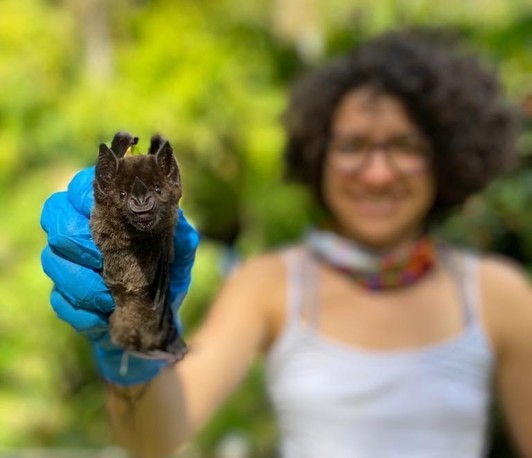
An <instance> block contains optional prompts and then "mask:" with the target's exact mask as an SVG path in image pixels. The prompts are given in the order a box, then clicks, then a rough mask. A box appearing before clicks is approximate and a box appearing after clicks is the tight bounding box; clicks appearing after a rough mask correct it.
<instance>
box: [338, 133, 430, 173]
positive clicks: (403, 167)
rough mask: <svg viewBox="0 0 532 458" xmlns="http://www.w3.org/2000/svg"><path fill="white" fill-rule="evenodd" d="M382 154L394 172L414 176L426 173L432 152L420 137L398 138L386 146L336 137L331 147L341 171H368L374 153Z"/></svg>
mask: <svg viewBox="0 0 532 458" xmlns="http://www.w3.org/2000/svg"><path fill="white" fill-rule="evenodd" d="M375 150H381V151H383V152H384V153H385V154H386V159H387V160H388V164H389V165H390V166H391V167H393V168H394V170H396V171H398V172H400V173H403V174H411V173H417V172H422V171H424V170H426V169H427V167H428V165H429V162H430V156H431V149H430V147H429V145H428V143H427V141H425V140H424V139H423V138H421V137H420V136H418V135H411V134H408V135H399V136H397V137H393V138H390V139H389V140H388V141H385V142H374V141H372V140H371V139H369V138H367V137H364V136H356V135H353V136H333V137H332V139H331V141H330V143H329V155H330V159H331V161H332V163H333V164H334V165H335V167H337V168H338V170H340V171H343V172H345V173H358V172H360V171H362V170H363V169H364V167H367V165H368V164H369V162H370V157H371V153H372V152H373V151H375Z"/></svg>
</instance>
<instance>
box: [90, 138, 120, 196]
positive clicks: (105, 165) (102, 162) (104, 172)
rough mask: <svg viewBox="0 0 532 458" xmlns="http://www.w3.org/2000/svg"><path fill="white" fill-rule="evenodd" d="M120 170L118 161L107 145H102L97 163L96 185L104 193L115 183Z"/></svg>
mask: <svg viewBox="0 0 532 458" xmlns="http://www.w3.org/2000/svg"><path fill="white" fill-rule="evenodd" d="M117 169H118V159H117V157H116V156H115V154H114V153H113V152H112V151H111V150H110V149H109V148H108V147H107V145H106V144H105V143H102V144H101V145H100V152H99V154H98V161H97V162H96V172H95V177H96V184H97V185H98V187H99V188H100V189H101V190H102V191H104V192H105V191H106V190H107V189H108V187H109V185H110V184H111V183H112V182H113V179H114V177H115V176H116V171H117Z"/></svg>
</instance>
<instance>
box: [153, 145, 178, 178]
mask: <svg viewBox="0 0 532 458" xmlns="http://www.w3.org/2000/svg"><path fill="white" fill-rule="evenodd" d="M150 149H151V148H150ZM155 159H156V160H157V165H158V166H159V169H160V170H161V172H162V173H163V174H164V175H166V176H167V177H168V178H169V179H170V181H172V182H173V183H175V184H177V185H179V184H180V183H181V176H180V173H179V166H178V165H177V161H176V160H175V157H174V150H173V149H172V147H171V146H170V143H169V142H168V141H165V142H164V143H163V144H162V146H161V147H160V148H159V151H157V153H156V154H155Z"/></svg>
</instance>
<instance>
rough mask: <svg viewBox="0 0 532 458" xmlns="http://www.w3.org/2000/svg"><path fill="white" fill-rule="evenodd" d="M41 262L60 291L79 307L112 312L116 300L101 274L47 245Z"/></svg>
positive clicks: (45, 271)
mask: <svg viewBox="0 0 532 458" xmlns="http://www.w3.org/2000/svg"><path fill="white" fill-rule="evenodd" d="M41 263H42V267H43V270H44V273H45V274H46V275H48V276H49V277H50V278H51V279H52V281H53V282H54V285H55V287H56V289H57V290H58V291H60V292H61V294H62V295H63V296H64V297H65V298H66V299H67V301H68V302H70V303H71V304H74V305H75V306H76V307H77V308H82V309H86V310H90V311H99V312H103V313H109V312H111V311H112V310H114V306H115V305H114V301H113V298H112V296H111V293H110V291H109V289H108V288H107V286H106V285H105V282H104V281H103V278H102V277H101V275H100V274H99V273H98V272H96V271H94V270H93V269H90V268H88V267H85V266H82V265H80V264H76V263H74V262H72V261H70V260H69V259H67V258H65V257H63V256H61V255H60V254H59V253H57V252H55V251H54V250H53V249H52V248H51V247H49V246H47V247H45V249H44V250H43V252H42V255H41Z"/></svg>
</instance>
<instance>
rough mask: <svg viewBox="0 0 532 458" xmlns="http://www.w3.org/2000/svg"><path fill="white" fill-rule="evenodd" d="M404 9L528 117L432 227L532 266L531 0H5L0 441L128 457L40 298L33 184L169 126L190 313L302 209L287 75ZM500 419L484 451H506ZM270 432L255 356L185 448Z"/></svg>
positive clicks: (228, 452)
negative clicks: (499, 170)
mask: <svg viewBox="0 0 532 458" xmlns="http://www.w3.org/2000/svg"><path fill="white" fill-rule="evenodd" d="M416 24H418V25H429V24H430V25H440V26H451V27H453V28H454V29H456V30H457V32H459V33H460V34H461V35H462V36H463V39H464V43H465V44H466V46H467V47H468V48H470V49H471V50H474V51H476V52H479V53H480V54H481V55H482V56H483V57H484V58H485V59H486V60H487V61H489V62H491V63H492V64H494V65H496V66H497V67H498V68H499V71H500V74H501V77H502V79H503V81H504V84H505V87H506V88H507V91H508V95H509V97H510V99H511V100H512V101H513V102H514V103H515V104H516V105H517V106H518V107H520V110H521V112H522V117H523V125H524V129H523V134H522V135H521V139H520V150H521V154H522V159H523V160H522V164H521V166H520V167H519V169H518V170H516V171H515V172H514V173H513V174H512V175H511V176H509V177H508V178H505V179H504V180H501V181H500V182H498V183H496V184H495V185H494V186H492V187H491V188H490V189H488V190H487V192H485V193H484V194H482V195H480V196H475V197H474V198H473V199H471V201H470V202H468V204H467V206H466V207H465V209H464V210H463V211H462V212H461V213H458V214H456V215H455V216H454V217H453V218H452V219H451V221H450V222H449V223H448V224H447V225H446V227H445V228H443V231H444V232H445V233H446V234H447V236H448V237H450V238H452V239H453V240H455V241H459V242H461V243H466V244H469V245H472V246H476V247H479V248H482V249H492V250H496V251H499V252H502V253H505V254H507V255H509V256H511V257H512V258H514V259H516V260H518V261H519V262H521V263H523V264H524V265H525V266H526V265H528V267H529V268H530V267H531V265H532V212H531V211H530V206H531V204H532V160H531V158H530V156H529V155H528V154H529V152H530V151H531V150H532V126H531V119H532V4H531V2H530V1H528V0H512V1H508V0H470V1H463V0H446V1H430V0H426V1H423V0H405V1H400V0H396V1H393V0H379V1H376V0H253V1H243V0H173V1H170V0H151V1H149V0H2V1H1V2H0V200H1V202H0V203H1V205H0V211H1V213H0V456H2V457H5V456H9V457H29V456H33V457H37V456H39V457H41V456H42V457H44V456H50V457H61V456H65V457H66V456H68V457H75V456H86V457H103V456H106V457H108V458H111V457H118V456H123V455H121V453H120V451H119V450H114V449H110V448H108V445H109V444H110V443H111V441H112V437H111V433H110V431H109V425H108V422H107V419H106V416H105V410H104V385H103V383H102V382H101V380H100V379H99V377H98V374H97V372H96V370H95V367H94V363H93V360H92V356H91V353H90V348H89V346H88V344H87V342H86V341H85V339H84V338H82V337H81V336H78V335H76V334H75V333H74V331H73V330H72V329H71V328H70V327H69V326H67V325H66V324H64V323H62V322H61V321H59V320H58V319H57V318H56V317H55V315H54V313H53V312H52V310H51V308H50V306H49V303H48V297H49V291H50V287H51V284H50V282H49V280H48V279H47V278H46V277H45V275H44V274H43V273H42V271H41V267H40V261H39V256H40V251H41V249H42V247H43V245H44V243H45V238H44V234H43V232H42V231H41V229H40V226H39V216H40V211H41V207H42V204H43V202H44V200H45V199H46V197H47V196H48V195H49V194H50V193H52V192H54V191H57V190H60V189H64V188H65V186H66V184H67V183H68V181H69V180H70V178H71V177H72V175H73V173H74V172H75V171H76V170H78V169H80V168H82V167H86V166H88V165H91V164H93V163H94V161H95V158H96V154H97V145H98V144H99V143H100V142H102V141H104V142H110V140H111V138H112V136H113V135H114V133H115V132H116V131H118V130H127V131H129V132H131V133H133V134H135V135H138V136H139V137H140V139H141V141H140V144H141V145H140V148H141V149H147V147H148V140H149V137H150V135H151V134H152V133H154V132H160V133H161V134H163V135H164V136H165V137H167V138H169V139H170V141H171V142H172V144H173V145H174V147H175V149H176V153H177V156H178V160H179V162H180V165H181V168H182V175H183V181H184V189H185V195H184V198H183V201H182V206H183V208H184V209H185V211H186V213H187V215H188V216H189V218H190V219H191V220H192V221H194V223H195V224H196V225H197V227H198V228H199V229H200V230H201V232H202V234H203V243H202V246H201V248H200V250H199V255H198V261H197V264H196V267H195V270H194V278H193V286H192V291H191V293H190V295H189V297H188V298H187V300H186V302H185V304H184V305H183V308H182V318H183V321H184V323H185V326H186V329H187V330H190V329H193V328H194V326H195V324H196V323H197V322H198V320H199V319H200V317H201V316H202V314H203V311H204V310H205V307H206V306H207V305H208V303H209V301H210V298H211V297H212V295H213V294H214V292H215V291H216V289H217V287H218V286H219V284H220V282H221V280H222V278H223V275H224V272H225V271H226V269H227V266H228V265H229V264H230V263H231V260H232V259H233V258H234V257H235V255H240V256H247V255H250V254H251V253H254V252H257V251H259V250H262V249H264V248H266V247H273V246H277V245H280V244H283V243H288V242H289V241H291V240H294V239H295V238H296V237H297V236H298V234H299V233H300V231H301V230H302V228H304V227H305V226H306V225H307V224H308V221H309V220H308V209H309V205H308V202H307V200H306V199H305V198H304V196H303V195H302V193H301V192H300V190H298V189H297V188H295V187H293V186H286V185H281V181H282V170H281V160H280V151H281V149H282V142H283V137H282V131H281V128H280V124H279V117H280V114H281V113H282V110H283V106H284V103H285V96H286V91H287V88H288V87H289V84H290V82H291V81H292V80H293V79H294V78H295V77H296V76H297V75H299V74H300V73H301V72H302V71H304V70H305V69H308V68H312V67H315V66H318V65H320V63H322V62H323V61H324V60H326V59H327V58H328V57H330V56H333V55H335V54H339V53H341V52H343V51H346V50H348V49H349V48H350V47H351V46H352V45H353V44H356V43H357V42H359V41H360V39H362V38H364V37H368V36H371V35H374V34H376V33H378V32H380V31H383V30H387V29H390V28H396V27H401V26H406V25H416ZM526 129H528V133H527V130H526ZM495 410H497V409H496V407H495ZM499 423H500V422H499V421H497V422H495V424H494V426H493V433H492V437H493V450H492V456H493V457H501V458H509V457H512V456H514V455H513V454H512V452H511V451H510V450H509V448H508V447H509V446H508V442H507V440H506V439H505V437H504V434H503V433H502V430H501V427H500V424H499ZM275 447H276V427H275V422H274V420H273V417H272V415H271V412H270V408H269V405H268V401H267V399H266V397H265V395H264V390H263V381H262V369H261V366H260V363H257V364H256V365H255V366H254V368H253V370H252V372H251V374H250V376H249V377H248V379H247V380H246V382H245V384H244V386H243V388H242V389H241V390H240V391H239V392H238V393H237V394H236V395H235V396H234V397H233V398H232V399H231V400H230V402H229V403H228V404H227V405H226V406H225V407H224V408H223V409H222V410H221V411H220V413H219V414H217V415H216V417H215V418H214V419H213V421H212V422H211V423H210V424H209V425H208V426H207V427H206V428H205V430H204V431H203V432H202V433H201V434H200V435H199V437H198V439H197V441H195V443H194V444H192V445H191V447H189V449H188V451H186V452H184V453H183V456H189V457H234V458H236V457H245V456H247V457H254V458H255V457H258V458H260V457H273V456H275ZM8 450H9V451H8ZM47 450H48V452H46V451H47ZM61 450H62V451H61ZM82 450H85V451H86V452H83V453H85V454H83V453H82ZM46 453H48V454H46ZM61 453H63V454H61ZM238 453H240V455H239V454H238Z"/></svg>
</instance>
